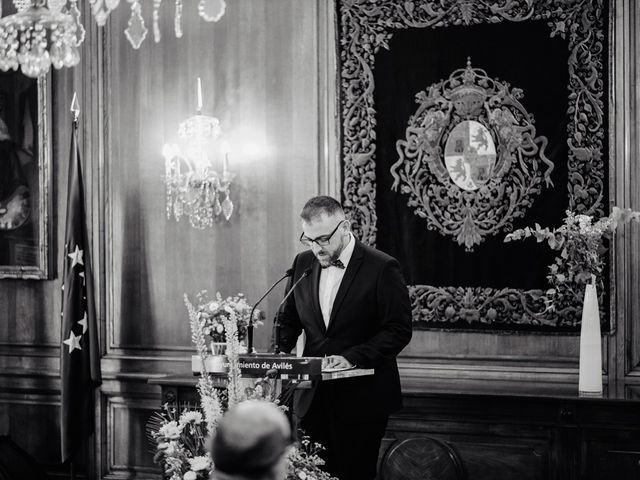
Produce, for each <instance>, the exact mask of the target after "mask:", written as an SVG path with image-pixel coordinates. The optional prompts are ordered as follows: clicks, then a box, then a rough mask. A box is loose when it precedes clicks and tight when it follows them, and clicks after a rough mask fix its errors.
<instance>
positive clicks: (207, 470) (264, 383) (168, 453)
mask: <svg viewBox="0 0 640 480" xmlns="http://www.w3.org/2000/svg"><path fill="white" fill-rule="evenodd" d="M201 295H204V293H202V292H201ZM203 298H204V297H203V296H199V297H198V305H196V306H194V305H193V304H192V303H191V302H190V301H189V299H188V297H187V296H186V295H185V304H186V306H187V310H188V312H189V320H190V324H191V338H192V341H193V343H194V344H195V346H196V349H197V351H198V354H199V355H200V357H201V359H203V362H202V364H203V368H204V366H205V362H204V358H205V357H206V356H208V355H209V354H210V353H209V351H208V350H207V341H208V339H209V338H211V337H213V335H211V327H212V325H214V324H216V322H218V321H219V322H220V323H221V325H222V335H224V341H225V343H226V356H227V359H228V362H229V369H228V373H227V390H226V393H227V395H226V399H225V398H221V395H220V392H219V391H218V390H217V389H216V388H215V387H214V384H213V381H212V380H211V377H210V376H209V375H208V374H207V373H206V371H203V374H202V375H201V376H200V378H199V379H198V386H197V389H198V393H199V394H200V409H198V410H194V409H189V408H186V409H184V410H183V411H182V412H181V413H178V412H177V411H176V409H175V408H171V407H170V406H168V405H165V407H164V410H163V411H162V412H160V413H157V414H155V415H154V416H153V417H152V419H151V420H150V421H149V423H148V425H147V427H148V436H149V438H150V440H151V441H152V444H153V445H154V449H155V456H154V461H155V462H156V463H158V464H160V465H162V467H163V470H164V473H165V477H166V478H169V479H170V480H205V479H208V478H209V477H210V475H211V471H212V470H213V469H214V468H215V466H214V465H213V462H212V461H211V457H210V456H209V453H208V449H207V447H208V445H209V443H210V437H212V436H214V435H215V432H216V426H217V424H218V421H219V420H220V419H221V418H222V415H223V414H224V411H225V409H226V408H231V407H233V406H234V405H236V404H237V403H239V402H241V401H243V400H245V399H249V398H251V399H263V400H264V401H270V400H273V397H272V393H273V392H274V391H275V389H274V388H273V386H272V385H271V382H272V381H273V380H272V379H266V378H265V379H258V380H257V381H255V382H252V383H251V386H250V387H248V388H247V387H246V385H245V382H243V378H242V375H241V371H240V367H239V361H238V356H239V354H240V350H241V348H240V338H241V333H240V332H241V326H242V325H244V327H245V329H244V332H245V334H246V325H247V324H248V322H246V321H244V322H243V321H242V320H241V321H239V320H238V319H239V318H244V319H248V315H249V313H250V310H246V308H245V305H246V306H247V307H248V304H247V303H246V301H245V300H244V297H243V296H242V295H238V296H236V297H229V298H227V299H226V300H222V297H221V296H220V294H218V295H217V296H216V300H214V301H213V302H210V301H208V300H206V299H204V300H203ZM211 303H215V304H214V305H211ZM222 312H226V313H222ZM203 313H204V314H203ZM245 314H246V316H245ZM258 315H259V314H258ZM214 317H217V319H216V320H213V318H214ZM254 318H256V317H254ZM258 318H259V317H258ZM216 333H220V332H216ZM218 338H219V337H218ZM243 387H244V388H243ZM274 401H275V403H278V402H277V400H274ZM281 408H284V407H281ZM321 451H322V446H321V445H320V444H318V443H312V442H311V440H310V438H309V437H306V436H305V437H303V438H302V439H301V441H300V442H299V443H298V445H296V446H293V447H292V448H290V449H289V451H288V453H287V480H336V479H334V478H333V477H331V476H330V475H329V474H328V473H326V472H325V471H323V470H322V468H321V467H322V465H324V460H322V458H320V456H319V453H320V452H321Z"/></svg>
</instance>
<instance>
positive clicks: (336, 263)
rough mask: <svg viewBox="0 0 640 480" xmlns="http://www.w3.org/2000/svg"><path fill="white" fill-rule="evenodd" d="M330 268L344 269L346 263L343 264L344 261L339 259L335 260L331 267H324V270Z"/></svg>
mask: <svg viewBox="0 0 640 480" xmlns="http://www.w3.org/2000/svg"><path fill="white" fill-rule="evenodd" d="M329 267H337V268H344V263H342V260H340V259H338V260H334V261H333V262H331V263H330V264H329V265H327V266H326V267H322V268H329Z"/></svg>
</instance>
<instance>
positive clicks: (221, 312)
mask: <svg viewBox="0 0 640 480" xmlns="http://www.w3.org/2000/svg"><path fill="white" fill-rule="evenodd" d="M196 299H197V305H196V307H195V309H196V312H197V314H198V317H199V321H200V322H202V329H203V332H204V334H205V335H206V336H207V337H209V339H210V340H211V341H212V342H215V343H224V342H225V341H226V335H225V322H226V321H227V320H231V321H232V322H235V324H236V326H237V329H238V339H239V340H240V341H241V342H242V341H243V340H244V339H245V338H246V337H247V327H248V326H249V315H250V314H251V306H250V305H249V304H248V303H247V300H246V299H245V297H244V295H243V294H241V293H239V294H237V295H235V296H233V297H227V298H224V299H223V298H222V295H220V293H219V292H218V293H216V297H215V299H213V300H211V299H209V297H208V295H207V291H206V290H202V291H201V292H200V293H198V294H197V295H196ZM262 318H263V315H262V312H260V311H259V310H256V311H255V312H254V314H253V325H254V326H258V325H262Z"/></svg>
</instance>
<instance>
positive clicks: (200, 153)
mask: <svg viewBox="0 0 640 480" xmlns="http://www.w3.org/2000/svg"><path fill="white" fill-rule="evenodd" d="M221 133H222V129H221V128H220V122H219V121H218V119H217V118H215V117H210V116H207V115H203V114H202V86H201V83H200V78H198V110H197V113H196V115H194V116H192V117H190V118H188V119H186V120H185V121H183V122H182V123H180V125H179V127H178V136H179V137H180V138H181V139H182V141H183V144H184V150H183V149H181V148H180V146H178V145H177V144H165V146H164V147H163V149H162V155H163V156H164V159H165V184H166V195H167V218H171V216H173V217H174V218H175V219H176V221H179V220H180V217H182V216H183V215H185V216H187V217H189V222H190V223H191V226H192V227H194V228H198V229H204V228H207V227H212V226H213V225H214V223H215V221H216V220H219V219H221V217H224V219H225V220H229V219H230V218H231V214H232V213H233V202H232V201H231V199H230V198H229V187H230V185H231V181H232V180H233V178H234V177H235V175H234V174H233V173H231V172H229V147H228V144H227V143H226V142H218V143H219V145H220V147H221V148H219V154H218V158H219V161H218V162H217V163H218V164H221V166H222V171H221V172H219V171H217V170H216V169H215V168H214V161H213V160H214V159H212V158H209V155H208V152H210V151H211V150H212V148H211V147H212V146H213V144H214V143H216V142H215V141H216V140H217V139H218V137H220V134H221Z"/></svg>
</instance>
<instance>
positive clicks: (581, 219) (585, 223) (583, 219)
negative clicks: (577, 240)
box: [576, 215, 591, 233]
mask: <svg viewBox="0 0 640 480" xmlns="http://www.w3.org/2000/svg"><path fill="white" fill-rule="evenodd" d="M576 220H577V221H578V225H579V226H580V233H585V231H586V230H587V229H588V228H589V227H590V226H591V217H590V216H589V215H576Z"/></svg>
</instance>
